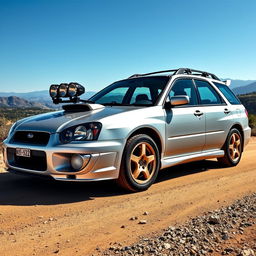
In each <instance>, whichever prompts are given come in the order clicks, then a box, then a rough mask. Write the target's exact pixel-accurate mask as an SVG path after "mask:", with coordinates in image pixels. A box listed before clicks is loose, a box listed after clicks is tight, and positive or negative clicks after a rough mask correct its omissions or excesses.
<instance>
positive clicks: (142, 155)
mask: <svg viewBox="0 0 256 256" xmlns="http://www.w3.org/2000/svg"><path fill="white" fill-rule="evenodd" d="M130 171H131V175H132V178H133V179H134V180H135V181H136V182H137V183H139V184H144V183H146V182H148V181H149V180H150V179H151V178H152V176H153V175H154V173H155V171H156V153H155V150H154V149H153V147H152V146H151V145H150V144H149V143H147V142H141V143H139V144H137V145H136V146H135V147H134V149H133V151H132V153H131V156H130Z"/></svg>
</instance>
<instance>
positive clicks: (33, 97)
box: [0, 90, 95, 108]
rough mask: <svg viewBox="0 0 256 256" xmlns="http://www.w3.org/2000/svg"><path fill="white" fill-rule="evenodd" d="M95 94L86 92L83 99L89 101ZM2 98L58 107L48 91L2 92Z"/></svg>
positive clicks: (0, 94)
mask: <svg viewBox="0 0 256 256" xmlns="http://www.w3.org/2000/svg"><path fill="white" fill-rule="evenodd" d="M94 94H95V92H93V91H88V92H85V94H83V95H82V97H81V98H83V99H89V98H90V97H91V96H93V95H94ZM0 97H18V98H22V99H25V100H27V101H30V102H35V103H38V104H39V102H40V103H41V104H42V105H45V106H46V107H48V108H56V107H58V105H55V104H53V103H52V99H51V97H50V96H49V91H48V90H44V91H33V92H21V93H19V92H0Z"/></svg>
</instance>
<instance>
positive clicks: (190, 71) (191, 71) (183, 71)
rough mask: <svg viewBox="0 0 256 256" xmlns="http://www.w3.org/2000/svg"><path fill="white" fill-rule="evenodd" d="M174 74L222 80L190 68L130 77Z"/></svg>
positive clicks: (138, 75)
mask: <svg viewBox="0 0 256 256" xmlns="http://www.w3.org/2000/svg"><path fill="white" fill-rule="evenodd" d="M169 72H172V73H173V74H172V75H185V74H186V75H198V76H203V77H209V78H212V79H215V80H219V81H220V79H219V78H218V77H217V76H216V75H214V74H212V73H209V72H206V71H201V70H196V69H190V68H179V69H170V70H162V71H156V72H151V73H145V74H134V75H132V76H130V77H129V78H137V77H143V76H149V75H154V74H160V73H169Z"/></svg>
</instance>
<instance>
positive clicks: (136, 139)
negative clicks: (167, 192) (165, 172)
mask: <svg viewBox="0 0 256 256" xmlns="http://www.w3.org/2000/svg"><path fill="white" fill-rule="evenodd" d="M159 167H160V155H159V150H158V147H157V145H156V143H155V142H154V140H153V139H152V138H151V137H149V136H148V135H145V134H138V135H135V136H133V137H132V138H130V139H129V140H128V142H127V144H126V146H125V149H124V153H123V157H122V163H121V168H120V174H119V178H118V180H117V182H118V184H119V185H120V186H122V187H123V188H125V189H126V190H129V191H133V192H136V191H143V190H146V189H148V188H149V187H150V186H151V185H152V184H153V183H154V181H155V179H156V177H157V174H158V171H159Z"/></svg>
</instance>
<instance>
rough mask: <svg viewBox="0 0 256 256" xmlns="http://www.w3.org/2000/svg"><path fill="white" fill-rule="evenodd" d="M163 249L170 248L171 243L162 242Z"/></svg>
mask: <svg viewBox="0 0 256 256" xmlns="http://www.w3.org/2000/svg"><path fill="white" fill-rule="evenodd" d="M163 246H164V249H166V250H168V249H170V248H171V245H170V244H169V243H164V245H163Z"/></svg>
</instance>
